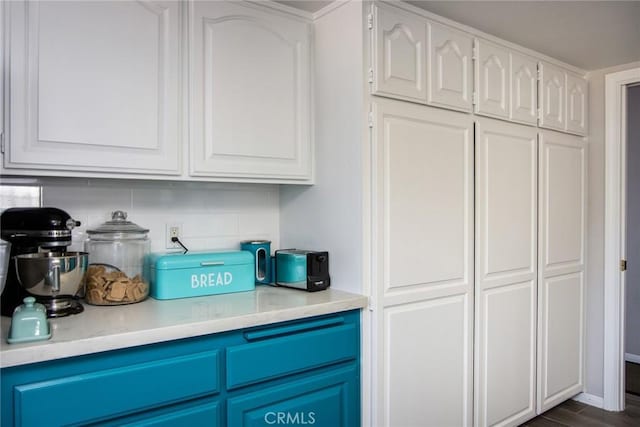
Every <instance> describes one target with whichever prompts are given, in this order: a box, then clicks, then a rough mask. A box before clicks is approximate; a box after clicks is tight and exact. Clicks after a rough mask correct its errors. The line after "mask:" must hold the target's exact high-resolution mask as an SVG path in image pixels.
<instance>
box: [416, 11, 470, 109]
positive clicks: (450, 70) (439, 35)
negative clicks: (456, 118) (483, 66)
mask: <svg viewBox="0 0 640 427" xmlns="http://www.w3.org/2000/svg"><path fill="white" fill-rule="evenodd" d="M472 51H473V38H472V37H471V36H470V35H469V34H466V33H463V32H461V31H457V30H454V29H452V28H449V27H445V26H443V25H440V24H436V23H435V22H429V61H428V72H427V80H428V82H429V91H428V98H427V103H428V104H431V105H435V106H439V107H444V108H451V109H454V110H461V111H471V106H472V93H473V68H472V66H473V64H472Z"/></svg>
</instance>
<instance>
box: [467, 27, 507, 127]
mask: <svg viewBox="0 0 640 427" xmlns="http://www.w3.org/2000/svg"><path fill="white" fill-rule="evenodd" d="M474 57H475V90H476V96H477V100H476V103H475V109H474V111H475V112H476V113H478V114H483V115H487V116H494V117H499V118H503V119H508V118H509V98H510V94H511V85H510V84H509V77H510V73H509V51H508V50H507V49H506V48H504V47H500V46H497V45H495V44H493V43H489V42H487V41H485V40H480V39H476V40H475V47H474Z"/></svg>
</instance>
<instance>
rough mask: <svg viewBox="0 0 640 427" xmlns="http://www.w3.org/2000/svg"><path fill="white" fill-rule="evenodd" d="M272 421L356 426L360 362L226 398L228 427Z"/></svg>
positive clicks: (320, 426) (322, 426) (321, 426)
mask: <svg viewBox="0 0 640 427" xmlns="http://www.w3.org/2000/svg"><path fill="white" fill-rule="evenodd" d="M273 425H297V426H301V425H313V426H314V427H351V426H359V425H360V373H359V365H358V364H356V363H353V364H351V365H349V366H346V367H343V368H339V369H334V370H331V371H327V372H324V373H322V374H316V375H309V376H308V377H306V378H303V379H299V380H297V381H292V382H289V383H286V384H282V385H278V386H274V387H267V388H264V389H262V390H260V391H256V392H252V393H247V394H244V395H241V396H237V397H232V398H230V399H229V400H228V401H227V426H228V427H258V426H260V427H263V426H266V427H268V426H273Z"/></svg>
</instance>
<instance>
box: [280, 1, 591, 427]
mask: <svg viewBox="0 0 640 427" xmlns="http://www.w3.org/2000/svg"><path fill="white" fill-rule="evenodd" d="M315 56H316V65H315V67H316V74H315V93H316V96H317V98H316V106H315V107H316V144H317V145H316V146H317V150H316V161H317V162H318V164H319V165H320V164H322V163H323V161H326V162H329V161H331V160H330V159H334V160H333V162H334V163H333V167H332V168H328V169H326V170H322V169H323V168H322V167H319V168H318V175H317V186H316V187H317V188H312V189H309V190H308V191H306V192H301V191H300V190H299V189H287V188H283V189H282V192H281V198H282V200H283V201H284V203H283V209H282V212H281V216H282V221H283V223H287V222H288V221H289V219H293V218H295V217H296V216H300V215H305V216H306V218H307V219H308V220H310V221H321V222H323V224H324V226H323V229H326V230H327V232H326V233H323V235H322V236H317V237H316V238H315V240H312V241H313V242H314V243H316V244H321V245H322V246H323V247H326V248H328V249H329V250H330V251H332V253H336V254H339V253H342V254H350V256H351V258H350V259H351V260H352V262H353V265H356V266H361V271H360V275H359V278H361V280H362V283H363V284H364V288H365V292H367V293H368V294H369V295H370V297H371V306H370V310H369V311H368V312H367V313H365V315H364V320H365V322H364V334H363V336H364V350H363V351H364V367H363V369H364V370H365V375H364V381H365V384H364V388H363V390H364V391H363V393H364V394H363V403H364V408H363V423H364V424H365V425H376V426H400V425H402V426H412V425H425V426H430V425H433V426H471V425H477V426H487V425H492V426H493V425H501V426H503V425H518V424H521V423H523V422H524V421H526V420H528V419H530V418H533V417H534V416H535V415H536V414H538V413H541V412H542V411H544V410H546V409H549V408H550V407H552V406H554V405H556V404H558V403H560V402H562V401H563V400H566V399H568V398H570V397H572V396H574V395H576V394H578V393H580V392H581V391H583V364H584V351H583V348H584V274H585V264H584V248H585V242H584V230H585V224H586V218H585V198H586V188H585V183H586V171H585V168H586V164H587V162H586V158H585V155H586V149H585V144H586V142H585V139H584V137H585V136H586V130H587V123H586V121H585V118H586V116H587V113H586V105H587V98H586V96H587V93H586V88H587V85H586V82H585V81H584V79H582V77H581V76H580V75H581V74H583V73H581V71H580V70H579V69H576V68H574V67H572V66H570V65H567V64H563V63H561V62H559V61H556V60H554V59H552V58H549V57H546V56H544V55H541V54H538V53H536V52H534V51H531V50H529V49H526V48H523V47H520V46H517V45H514V44H512V43H509V42H507V41H503V40H500V39H497V38H495V37H493V36H490V35H487V34H485V33H482V32H480V31H477V30H474V29H472V28H469V27H466V26H463V25H460V24H457V23H455V22H452V21H449V20H447V19H444V18H441V17H438V16H436V15H433V14H430V13H427V12H424V11H422V10H420V9H417V8H414V7H412V6H410V5H406V4H403V3H397V2H394V3H386V2H373V3H372V2H365V3H360V2H347V3H338V4H336V5H334V6H333V7H330V8H327V9H325V10H323V11H322V13H320V14H318V16H317V17H316V19H315ZM327 58H331V59H332V63H331V64H330V66H329V65H327V64H325V63H324V60H326V59H327ZM550 69H553V70H554V71H558V73H555V74H554V76H553V77H551V78H552V80H553V82H551V83H548V84H547V82H546V81H545V80H544V79H546V78H547V77H548V76H549V74H548V72H547V71H548V70H550ZM568 82H572V83H568ZM568 85H572V86H571V87H572V89H568ZM545 88H546V89H548V92H546V93H543V92H544V91H545V90H546V89H545ZM336 99H337V100H338V101H337V102H336ZM568 106H570V107H568ZM550 117H551V118H555V119H557V120H556V122H554V121H552V120H551V119H550ZM569 123H571V125H569ZM551 129H552V130H551ZM354 144H356V145H357V149H353V148H352V147H353V146H354ZM336 159H339V160H336ZM327 164H329V163H327ZM348 198H350V199H351V200H354V201H353V202H351V204H350V205H349V206H348V208H345V209H342V210H340V212H339V214H333V215H332V214H329V215H324V216H322V217H321V215H320V214H317V213H315V209H316V208H321V207H322V206H323V204H324V203H326V202H327V200H329V199H335V200H342V199H345V200H346V199H348ZM289 200H295V201H297V202H299V203H298V204H297V205H294V204H293V203H291V204H288V203H287V201H289ZM354 224H356V225H358V226H359V227H360V228H359V229H356V227H353V225H354ZM346 225H352V230H353V237H354V239H352V240H351V239H345V238H344V237H345V236H344V233H339V232H334V233H332V232H331V230H332V229H335V230H344V229H345V228H346ZM282 240H283V242H289V243H292V244H297V243H299V242H303V241H304V238H302V237H300V236H296V235H295V233H289V232H288V231H287V230H286V229H285V230H284V231H283V236H282ZM308 241H309V240H307V242H308ZM335 285H336V286H338V287H344V288H348V284H344V283H340V282H339V281H338V282H336V283H335Z"/></svg>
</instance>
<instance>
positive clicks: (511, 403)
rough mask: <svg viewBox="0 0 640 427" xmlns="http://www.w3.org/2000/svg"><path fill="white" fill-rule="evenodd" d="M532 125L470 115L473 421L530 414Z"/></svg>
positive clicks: (512, 421) (490, 422) (516, 419)
mask: <svg viewBox="0 0 640 427" xmlns="http://www.w3.org/2000/svg"><path fill="white" fill-rule="evenodd" d="M537 158H538V152H537V130H536V129H535V128H533V127H527V126H522V125H516V124H512V123H505V122H500V121H497V120H491V119H479V120H478V121H477V122H476V288H475V299H476V310H475V319H476V322H475V328H474V329H475V335H476V337H475V342H476V349H475V355H476V357H475V425H476V426H506V425H518V424H521V423H522V422H524V421H525V420H527V419H529V418H532V417H533V416H535V410H536V407H535V394H536V363H535V360H536V359H535V356H536V339H537V338H536V299H537V286H536V281H537V277H536V257H537V245H536V243H537V215H536V212H537V197H538V195H537V185H538V183H537V169H538V165H537Z"/></svg>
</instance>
